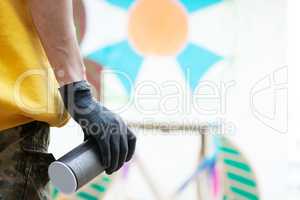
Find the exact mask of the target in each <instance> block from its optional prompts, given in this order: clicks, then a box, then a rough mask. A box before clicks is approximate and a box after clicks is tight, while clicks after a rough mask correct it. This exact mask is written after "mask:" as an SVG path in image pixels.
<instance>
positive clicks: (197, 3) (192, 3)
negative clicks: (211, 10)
mask: <svg viewBox="0 0 300 200" xmlns="http://www.w3.org/2000/svg"><path fill="white" fill-rule="evenodd" d="M180 2H181V3H182V4H183V5H184V6H185V8H186V9H187V11H188V12H195V11H198V10H201V9H204V8H206V7H208V6H212V5H215V4H217V3H220V2H222V0H180Z"/></svg>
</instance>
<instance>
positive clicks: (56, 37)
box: [28, 0, 85, 86]
mask: <svg viewBox="0 0 300 200" xmlns="http://www.w3.org/2000/svg"><path fill="white" fill-rule="evenodd" d="M28 6H29V9H30V11H31V15H32V18H33V22H34V24H35V26H36V28H37V31H38V34H39V36H40V40H41V42H42V45H43V47H44V49H45V52H46V54H47V57H48V59H49V62H50V64H51V66H52V67H53V70H54V73H55V76H56V79H57V81H58V83H59V84H60V86H62V85H66V84H69V83H72V82H76V81H81V80H84V79H85V67H84V64H83V59H82V57H81V55H80V51H79V47H78V43H77V39H76V32H75V26H74V22H73V5H72V0H42V1H41V0H28Z"/></svg>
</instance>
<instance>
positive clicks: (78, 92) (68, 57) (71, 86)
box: [27, 0, 136, 174]
mask: <svg viewBox="0 0 300 200" xmlns="http://www.w3.org/2000/svg"><path fill="white" fill-rule="evenodd" d="M27 2H28V7H29V10H30V12H31V15H32V19H33V23H34V25H35V26H36V29H37V32H38V34H39V37H40V40H41V42H42V45H43V47H44V50H45V52H46V55H47V57H48V60H49V62H50V64H51V66H52V68H53V70H54V74H55V76H56V79H57V81H58V83H59V84H60V86H61V87H60V88H59V91H60V93H61V96H62V99H63V101H64V104H65V107H66V109H67V110H68V111H69V113H70V115H71V116H72V117H73V119H74V120H75V121H76V122H77V123H78V124H79V125H80V126H81V128H82V130H83V132H84V134H85V138H92V139H94V140H95V141H96V142H97V144H98V148H99V151H100V154H101V155H100V157H99V158H100V161H101V162H102V165H103V166H104V167H105V168H106V173H108V174H111V173H113V172H115V171H117V170H118V169H120V167H122V165H123V164H124V162H126V161H129V160H130V159H131V158H132V156H133V153H134V151H135V143H136V137H135V136H134V134H133V133H132V132H131V130H130V129H129V128H128V127H127V126H126V124H125V123H124V121H123V120H122V119H121V118H120V117H119V116H118V115H116V114H115V113H113V112H111V111H110V110H109V109H107V108H105V107H104V106H102V105H101V103H99V102H96V101H95V99H94V98H93V96H92V94H91V89H90V86H89V84H88V82H87V81H85V67H84V64H83V59H82V57H81V55H80V50H79V47H78V42H77V39H76V31H75V26H74V21H73V1H72V0H27ZM87 111H88V112H87Z"/></svg>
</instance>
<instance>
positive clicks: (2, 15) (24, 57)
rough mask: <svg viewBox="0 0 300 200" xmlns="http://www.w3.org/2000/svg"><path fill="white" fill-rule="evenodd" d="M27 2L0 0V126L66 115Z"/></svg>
mask: <svg viewBox="0 0 300 200" xmlns="http://www.w3.org/2000/svg"><path fill="white" fill-rule="evenodd" d="M26 2H27V1H26V0H0V130H4V129H7V128H11V127H15V126H17V125H21V124H25V123H28V122H31V121H34V120H38V121H44V122H48V123H49V124H50V125H51V126H62V125H64V124H65V123H66V122H67V120H68V119H69V116H68V114H67V112H66V111H65V109H64V106H63V103H62V101H61V98H60V95H59V92H58V89H57V88H58V84H57V82H56V79H55V77H54V73H53V71H52V69H51V66H50V65H49V62H48V60H47V58H46V56H45V53H44V50H43V48H42V46H41V43H40V40H39V38H38V35H37V33H36V30H35V27H34V25H33V23H32V18H31V15H30V13H29V11H28V7H27V5H26V4H27V3H26Z"/></svg>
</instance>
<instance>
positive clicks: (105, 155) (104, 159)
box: [96, 138, 111, 168]
mask: <svg viewBox="0 0 300 200" xmlns="http://www.w3.org/2000/svg"><path fill="white" fill-rule="evenodd" d="M96 142H97V144H98V149H99V151H100V162H101V164H102V165H103V167H105V168H107V167H109V166H110V163H111V150H110V143H109V139H103V138H96Z"/></svg>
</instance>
